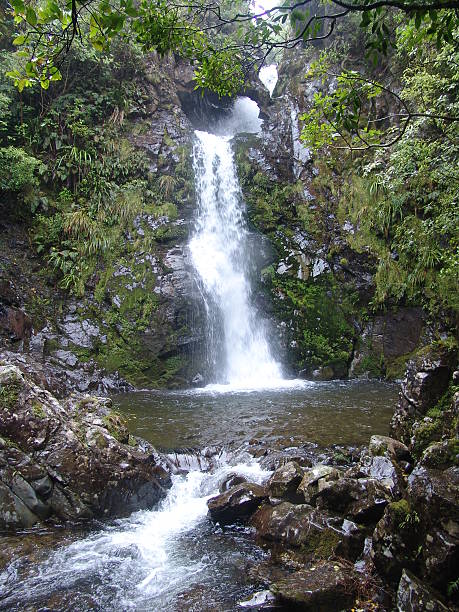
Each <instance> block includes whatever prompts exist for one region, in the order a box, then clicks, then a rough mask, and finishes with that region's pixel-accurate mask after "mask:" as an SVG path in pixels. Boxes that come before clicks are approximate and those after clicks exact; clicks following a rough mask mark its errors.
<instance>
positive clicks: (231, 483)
mask: <svg viewBox="0 0 459 612" xmlns="http://www.w3.org/2000/svg"><path fill="white" fill-rule="evenodd" d="M243 482H247V478H246V477H245V476H242V474H236V473H234V472H233V473H230V474H228V475H227V476H226V477H225V479H224V480H223V482H222V483H221V484H220V486H219V491H220V493H225V492H226V491H229V490H230V489H232V488H233V487H235V486H236V485H240V484H242V483H243Z"/></svg>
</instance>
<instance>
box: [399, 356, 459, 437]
mask: <svg viewBox="0 0 459 612" xmlns="http://www.w3.org/2000/svg"><path fill="white" fill-rule="evenodd" d="M456 359H457V353H456V351H455V350H448V349H446V348H444V347H439V348H432V349H431V350H429V351H428V352H427V353H425V354H424V355H421V356H419V357H418V358H417V359H415V360H413V361H410V362H409V363H408V365H407V369H406V374H405V378H404V380H403V382H402V387H401V391H400V399H399V403H398V405H397V408H396V410H395V413H394V416H393V418H392V421H391V433H392V435H393V436H394V437H395V438H397V439H399V440H402V441H403V442H405V443H407V444H408V443H409V441H410V437H411V428H412V425H413V422H414V420H415V419H416V418H420V417H423V416H424V415H425V414H426V412H427V410H428V409H429V408H432V407H433V406H434V405H435V403H436V402H437V401H438V400H439V399H440V397H441V396H442V394H443V393H444V392H445V391H446V389H447V388H448V384H449V382H450V379H451V376H452V373H453V370H454V367H455V365H456Z"/></svg>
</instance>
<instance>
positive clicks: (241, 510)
mask: <svg viewBox="0 0 459 612" xmlns="http://www.w3.org/2000/svg"><path fill="white" fill-rule="evenodd" d="M267 497H268V495H267V492H266V489H265V488H264V487H262V486H260V485H258V484H254V483H250V482H244V483H241V484H239V485H236V486H235V487H232V488H231V489H229V491H226V492H225V493H223V494H221V495H217V496H216V497H212V498H211V499H209V500H208V502H207V507H208V508H209V514H210V517H211V519H212V520H213V521H216V522H218V523H221V524H232V523H235V522H237V521H241V520H244V519H247V518H248V517H249V516H250V515H251V514H253V512H255V510H256V509H257V508H258V506H260V504H261V503H263V502H264V501H265V500H266V499H267Z"/></svg>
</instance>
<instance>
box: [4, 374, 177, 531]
mask: <svg viewBox="0 0 459 612" xmlns="http://www.w3.org/2000/svg"><path fill="white" fill-rule="evenodd" d="M165 465H166V464H165V462H164V461H163V459H162V457H161V456H160V455H159V454H158V453H157V452H156V451H155V449H154V448H153V447H151V446H150V445H149V444H147V443H145V442H140V441H138V440H136V439H135V438H133V436H130V435H129V432H128V430H127V428H126V425H125V424H124V422H123V420H122V418H121V417H120V415H118V414H117V413H116V412H114V411H113V410H112V407H111V400H110V399H108V398H101V397H91V396H84V395H81V394H75V395H73V396H71V397H70V398H68V399H67V400H66V401H58V400H57V399H56V398H55V397H54V396H53V395H52V394H51V393H50V392H48V391H46V390H45V389H43V388H41V387H39V386H38V385H36V384H35V383H34V382H32V380H30V379H29V378H28V377H27V376H26V375H24V374H23V373H22V372H21V370H19V368H17V367H16V366H13V365H3V366H0V484H1V496H0V527H1V528H7V529H10V528H20V527H29V526H30V525H31V524H33V523H36V522H39V521H44V520H54V521H55V520H59V521H62V520H75V519H85V518H92V517H102V516H110V515H122V514H126V513H129V512H131V511H133V510H137V509H140V508H149V507H151V506H153V505H154V504H155V503H156V502H157V501H158V500H159V499H161V498H162V497H163V496H164V495H165V492H166V489H167V487H168V486H170V476H169V472H168V471H167V470H166V469H165V467H164V466H165Z"/></svg>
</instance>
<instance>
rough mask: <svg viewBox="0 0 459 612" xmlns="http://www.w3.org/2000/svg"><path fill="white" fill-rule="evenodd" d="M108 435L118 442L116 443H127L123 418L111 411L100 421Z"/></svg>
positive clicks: (127, 435)
mask: <svg viewBox="0 0 459 612" xmlns="http://www.w3.org/2000/svg"><path fill="white" fill-rule="evenodd" d="M102 421H103V423H104V425H105V428H106V430H107V431H108V433H109V434H110V435H111V436H113V438H115V440H118V442H122V443H126V442H128V441H129V433H128V431H127V428H126V423H125V421H124V419H123V417H122V416H121V415H120V414H119V413H118V412H115V411H111V412H110V414H108V415H106V416H104V417H103V419H102Z"/></svg>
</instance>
